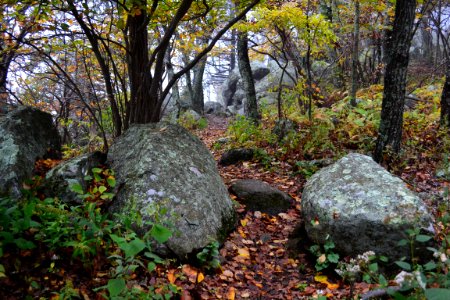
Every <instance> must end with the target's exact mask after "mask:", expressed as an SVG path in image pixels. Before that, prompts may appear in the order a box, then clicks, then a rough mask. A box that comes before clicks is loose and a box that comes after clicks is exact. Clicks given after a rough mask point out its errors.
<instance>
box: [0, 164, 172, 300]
mask: <svg viewBox="0 0 450 300" xmlns="http://www.w3.org/2000/svg"><path fill="white" fill-rule="evenodd" d="M85 180H87V181H88V182H89V188H88V190H87V191H83V190H82V189H81V186H80V185H77V184H75V185H73V186H72V190H73V191H75V192H77V193H79V194H80V199H83V203H82V204H81V205H68V204H66V203H63V202H62V201H61V200H59V199H58V198H45V196H44V195H41V194H40V193H38V192H37V191H38V185H39V181H40V180H39V178H35V180H34V181H32V182H30V183H29V185H28V187H29V189H28V190H25V191H24V197H23V198H22V199H20V200H13V199H10V198H8V197H6V198H1V199H0V282H1V283H2V284H1V285H0V295H3V296H5V297H7V296H12V294H14V296H15V297H19V298H23V299H32V298H36V297H38V298H42V297H46V298H50V297H52V298H53V297H57V298H58V299H79V298H82V297H86V296H87V294H86V293H90V294H92V293H94V291H95V292H97V293H98V295H101V296H102V297H103V298H105V299H171V298H172V297H174V295H176V294H178V293H179V290H178V288H177V287H176V286H175V285H173V284H172V283H170V282H153V283H150V281H149V280H142V281H139V282H137V281H135V278H136V277H137V276H138V274H139V276H140V277H141V278H147V277H148V278H150V277H151V274H152V272H156V271H157V270H158V268H159V266H161V265H164V264H167V263H168V261H166V260H165V259H162V258H160V257H159V256H158V255H156V254H155V253H154V252H153V248H154V245H155V242H157V243H164V242H165V241H167V239H168V238H169V237H170V236H171V235H172V230H170V229H168V228H166V227H165V226H163V225H161V224H159V223H153V222H150V221H142V218H141V217H139V216H135V215H133V214H127V215H120V216H119V215H117V216H115V217H114V218H111V216H110V215H108V214H107V213H106V212H105V208H106V207H107V205H108V203H109V201H110V200H111V199H112V197H113V196H114V194H113V190H114V187H115V179H114V174H113V172H112V171H111V170H106V169H101V168H94V169H93V172H92V176H87V177H86V178H85ZM139 222H147V225H150V226H151V227H150V228H151V230H149V231H148V232H147V233H146V234H145V235H143V236H142V235H139V234H138V233H137V232H136V231H135V230H134V228H136V226H137V227H139V226H140V225H142V224H138V223H139ZM67 273H69V274H70V273H73V274H71V275H69V276H68V275H67ZM74 278H78V279H77V280H82V279H84V284H85V286H84V288H83V289H80V286H79V285H78V284H77V286H78V287H75V286H76V284H75V282H74ZM14 282H15V284H17V282H20V285H21V286H23V289H22V290H18V291H12V290H11V287H10V285H11V284H12V283H14ZM13 286H15V285H13ZM86 289H87V290H88V291H89V292H86ZM11 293H12V294H11Z"/></svg>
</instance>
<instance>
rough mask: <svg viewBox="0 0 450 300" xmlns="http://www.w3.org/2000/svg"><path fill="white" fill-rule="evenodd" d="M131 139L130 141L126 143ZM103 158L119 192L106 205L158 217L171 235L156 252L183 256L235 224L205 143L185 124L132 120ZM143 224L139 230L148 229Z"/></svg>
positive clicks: (230, 204)
mask: <svg viewBox="0 0 450 300" xmlns="http://www.w3.org/2000/svg"><path fill="white" fill-rule="evenodd" d="M131 145H132V147H130V146H131ZM107 163H108V164H109V166H110V167H111V168H112V169H113V170H114V171H115V173H116V182H117V185H116V186H117V187H118V192H117V196H116V199H115V200H114V201H113V202H112V204H111V211H112V212H118V213H124V214H129V212H130V211H137V212H139V213H140V215H142V217H143V219H144V220H154V219H155V214H158V213H160V211H161V209H164V210H166V213H164V215H163V216H159V217H161V218H160V219H161V220H165V221H167V222H169V223H171V224H172V225H173V227H172V229H173V231H174V233H173V236H172V237H171V238H170V239H169V241H168V242H167V243H166V244H165V247H166V248H164V249H157V251H158V252H161V253H164V252H169V253H170V252H172V253H174V254H176V255H177V256H178V257H180V258H182V259H185V258H186V257H187V256H188V254H190V253H191V252H193V251H195V250H198V249H201V248H203V247H205V246H207V245H208V244H209V243H210V242H211V241H213V240H216V239H217V240H219V241H223V240H224V238H225V237H226V234H227V233H228V231H229V230H231V229H233V228H234V226H235V220H236V219H235V211H234V209H233V205H232V202H231V199H230V198H229V195H228V191H227V189H226V187H225V185H224V184H223V181H222V178H221V177H220V175H219V173H218V171H217V167H216V163H215V161H214V159H213V157H212V156H211V153H210V152H209V151H208V149H207V148H206V147H205V146H204V144H203V143H202V142H201V141H200V140H199V139H198V138H196V137H194V136H193V135H191V134H190V133H189V132H188V131H187V130H185V129H184V128H182V127H180V126H177V125H171V124H165V123H159V124H145V125H134V126H132V127H131V128H130V129H128V130H127V131H126V132H125V133H124V134H123V135H122V136H120V137H119V138H118V139H117V140H116V141H115V143H114V144H113V145H111V147H110V151H109V153H108V159H107ZM149 229H150V227H149V225H144V226H143V227H142V228H140V229H139V230H140V231H147V230H149Z"/></svg>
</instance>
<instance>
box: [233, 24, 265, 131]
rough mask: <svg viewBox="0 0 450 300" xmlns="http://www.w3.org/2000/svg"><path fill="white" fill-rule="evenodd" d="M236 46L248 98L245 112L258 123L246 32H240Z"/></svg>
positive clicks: (240, 71)
mask: <svg viewBox="0 0 450 300" xmlns="http://www.w3.org/2000/svg"><path fill="white" fill-rule="evenodd" d="M236 48H237V54H238V66H239V73H240V74H241V78H242V83H243V85H244V91H245V96H246V100H247V101H246V102H245V106H244V113H245V116H246V117H248V118H250V119H251V120H252V121H253V122H255V123H258V122H259V118H260V117H259V113H258V103H257V100H256V91H255V83H254V81H253V73H252V69H251V66H250V59H249V57H248V37H247V33H246V32H238V36H237V43H236Z"/></svg>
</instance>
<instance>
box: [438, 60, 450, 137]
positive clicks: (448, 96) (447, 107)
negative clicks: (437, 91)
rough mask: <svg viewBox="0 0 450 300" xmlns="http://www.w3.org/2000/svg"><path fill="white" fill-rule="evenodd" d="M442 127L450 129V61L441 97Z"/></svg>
mask: <svg viewBox="0 0 450 300" xmlns="http://www.w3.org/2000/svg"><path fill="white" fill-rule="evenodd" d="M440 121H441V122H440V123H441V125H442V126H446V127H447V128H450V61H449V59H447V62H446V66H445V82H444V87H443V88H442V95H441V120H440Z"/></svg>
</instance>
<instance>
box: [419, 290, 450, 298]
mask: <svg viewBox="0 0 450 300" xmlns="http://www.w3.org/2000/svg"><path fill="white" fill-rule="evenodd" d="M425 297H427V300H447V299H450V290H449V289H439V288H435V289H427V290H425Z"/></svg>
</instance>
